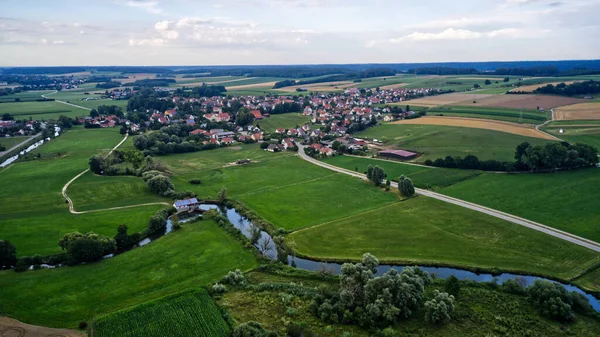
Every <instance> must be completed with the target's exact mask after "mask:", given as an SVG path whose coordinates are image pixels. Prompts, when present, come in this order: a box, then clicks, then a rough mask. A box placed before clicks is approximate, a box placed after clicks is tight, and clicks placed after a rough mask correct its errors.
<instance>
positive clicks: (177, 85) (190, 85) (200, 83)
mask: <svg viewBox="0 0 600 337" xmlns="http://www.w3.org/2000/svg"><path fill="white" fill-rule="evenodd" d="M251 78H256V77H245V78H238V79H235V80H223V81H218V82H210V83H206V84H207V85H213V84H229V83H232V82H238V81H245V80H248V79H251ZM204 83H205V82H203V81H198V82H192V83H176V84H175V86H176V87H199V86H201V85H202V84H204ZM234 84H235V83H234ZM260 84H261V85H264V84H265V83H260ZM225 86H226V87H227V85H225Z"/></svg>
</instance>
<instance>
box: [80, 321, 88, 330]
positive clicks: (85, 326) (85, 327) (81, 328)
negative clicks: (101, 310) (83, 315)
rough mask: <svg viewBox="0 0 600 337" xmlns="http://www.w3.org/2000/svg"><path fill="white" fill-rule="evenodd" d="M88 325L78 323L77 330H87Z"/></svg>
mask: <svg viewBox="0 0 600 337" xmlns="http://www.w3.org/2000/svg"><path fill="white" fill-rule="evenodd" d="M87 327H88V324H87V322H79V330H85V329H87Z"/></svg>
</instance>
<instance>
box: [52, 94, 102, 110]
mask: <svg viewBox="0 0 600 337" xmlns="http://www.w3.org/2000/svg"><path fill="white" fill-rule="evenodd" d="M57 92H58V91H56V90H54V92H51V93H49V94H44V95H42V98H48V99H50V97H46V96H47V95H54V94H56V93H57ZM54 101H55V102H58V103H62V104H66V105H70V106H72V107H76V108H79V109H83V110H87V111H92V109H90V108H86V107H84V106H81V105H76V104H71V103H69V102H65V101H61V100H58V99H55V100H54Z"/></svg>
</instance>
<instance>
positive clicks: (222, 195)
mask: <svg viewBox="0 0 600 337" xmlns="http://www.w3.org/2000/svg"><path fill="white" fill-rule="evenodd" d="M217 199H218V200H219V203H221V204H222V203H223V202H225V200H227V188H226V187H223V188H222V189H221V190H220V191H219V194H217Z"/></svg>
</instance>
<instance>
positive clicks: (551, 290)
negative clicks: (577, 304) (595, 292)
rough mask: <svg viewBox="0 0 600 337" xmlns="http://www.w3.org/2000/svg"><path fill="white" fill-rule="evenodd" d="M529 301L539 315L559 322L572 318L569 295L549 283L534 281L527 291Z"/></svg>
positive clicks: (560, 286) (564, 290)
mask: <svg viewBox="0 0 600 337" xmlns="http://www.w3.org/2000/svg"><path fill="white" fill-rule="evenodd" d="M527 293H528V297H529V300H530V301H531V302H532V303H533V306H534V307H535V308H536V309H537V310H538V311H539V312H540V314H542V315H544V316H546V317H549V318H551V319H556V320H560V321H570V320H572V319H573V318H574V316H573V310H572V308H571V305H572V304H573V302H572V299H571V296H570V294H569V293H568V292H567V290H566V289H565V287H563V286H562V285H560V284H556V283H554V282H551V281H544V280H535V282H534V283H533V285H532V286H531V287H529V289H528V290H527Z"/></svg>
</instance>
